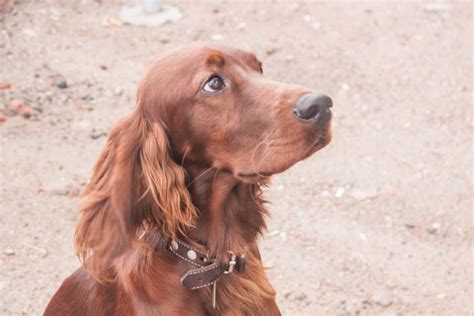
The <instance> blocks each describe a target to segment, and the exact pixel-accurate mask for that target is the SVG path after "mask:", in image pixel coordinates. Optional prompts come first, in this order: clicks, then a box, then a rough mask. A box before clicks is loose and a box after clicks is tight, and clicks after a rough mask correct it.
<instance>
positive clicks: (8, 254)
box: [3, 248, 15, 256]
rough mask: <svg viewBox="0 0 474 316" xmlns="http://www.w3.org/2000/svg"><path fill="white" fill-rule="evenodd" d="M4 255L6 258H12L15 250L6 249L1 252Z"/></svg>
mask: <svg viewBox="0 0 474 316" xmlns="http://www.w3.org/2000/svg"><path fill="white" fill-rule="evenodd" d="M3 253H4V254H6V255H7V256H13V255H14V254H15V250H13V249H11V248H6V249H5V250H4V251H3Z"/></svg>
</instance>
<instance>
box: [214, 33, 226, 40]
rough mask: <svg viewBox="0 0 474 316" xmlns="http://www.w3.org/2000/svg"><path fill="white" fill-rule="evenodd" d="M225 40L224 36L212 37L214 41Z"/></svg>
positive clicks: (215, 35)
mask: <svg viewBox="0 0 474 316" xmlns="http://www.w3.org/2000/svg"><path fill="white" fill-rule="evenodd" d="M223 39H224V35H222V34H214V35H211V40H213V41H222V40H223Z"/></svg>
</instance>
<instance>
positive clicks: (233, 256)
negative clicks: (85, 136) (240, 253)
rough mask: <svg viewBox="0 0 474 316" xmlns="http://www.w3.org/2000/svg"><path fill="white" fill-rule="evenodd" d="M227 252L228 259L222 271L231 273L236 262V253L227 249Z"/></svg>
mask: <svg viewBox="0 0 474 316" xmlns="http://www.w3.org/2000/svg"><path fill="white" fill-rule="evenodd" d="M227 253H229V254H230V260H229V263H228V267H227V269H226V270H225V271H224V274H229V273H232V271H234V267H235V265H236V264H237V255H236V254H235V252H233V251H230V250H228V251H227Z"/></svg>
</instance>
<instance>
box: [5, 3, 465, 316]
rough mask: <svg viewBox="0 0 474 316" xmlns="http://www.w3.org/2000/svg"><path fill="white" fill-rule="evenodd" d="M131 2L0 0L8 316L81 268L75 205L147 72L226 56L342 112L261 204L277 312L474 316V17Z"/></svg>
mask: <svg viewBox="0 0 474 316" xmlns="http://www.w3.org/2000/svg"><path fill="white" fill-rule="evenodd" d="M136 4H137V3H136V2H133V1H107V0H104V1H91V0H81V1H72V0H71V1H51V0H48V1H46V0H45V1H8V0H0V21H1V30H0V32H1V33H0V56H1V58H0V63H1V64H0V133H1V135H0V136H1V142H0V143H1V145H0V146H1V157H0V158H1V162H0V172H1V204H0V236H1V238H0V314H2V315H39V314H41V313H42V312H43V310H44V308H45V306H46V304H47V302H48V300H49V298H50V297H51V295H52V294H53V293H54V291H55V290H56V289H57V288H58V286H59V285H60V283H61V282H62V280H63V279H64V278H65V277H66V276H68V275H69V274H70V273H71V272H72V271H73V270H75V269H76V268H77V267H78V266H79V261H78V260H77V258H76V257H75V254H74V249H73V244H72V237H73V231H74V227H75V223H76V220H77V212H76V206H77V202H78V198H77V194H78V192H79V191H80V190H81V188H82V187H83V186H84V184H85V183H86V181H87V180H88V178H89V176H90V173H91V169H92V166H93V164H94V162H95V160H96V159H97V157H98V154H99V152H100V151H101V148H102V147H103V145H104V143H105V140H106V135H107V133H108V131H109V130H110V128H111V126H112V124H113V123H114V122H116V121H117V120H118V119H119V118H120V117H121V116H123V115H124V114H126V113H128V112H129V111H131V109H132V108H133V107H134V101H135V92H136V87H137V82H138V81H139V79H140V76H141V75H142V73H143V72H144V70H145V69H146V66H147V65H149V64H150V62H151V61H153V59H154V56H156V55H157V54H159V53H161V52H163V51H166V50H168V49H172V48H174V47H176V46H180V45H185V44H189V43H192V42H195V41H216V42H220V43H226V44H230V45H234V46H237V47H240V48H242V49H246V50H250V51H253V52H255V53H256V54H257V56H258V57H259V59H260V60H262V61H263V68H264V72H265V75H266V76H267V77H269V78H272V79H274V80H278V81H283V82H288V83H296V84H300V85H304V86H307V87H313V88H314V89H316V90H318V91H321V92H324V93H326V94H328V95H330V96H331V97H332V98H333V100H334V125H333V131H334V139H333V142H332V143H331V144H330V145H329V146H328V147H327V148H325V149H324V150H322V151H321V152H319V153H318V154H316V155H314V156H312V157H311V158H310V159H307V160H305V161H303V162H300V163H298V164H297V165H296V166H294V167H293V168H292V169H290V170H289V171H288V172H286V173H284V174H282V175H277V176H275V177H274V181H273V185H272V186H271V187H270V188H269V189H268V190H267V192H266V194H267V199H269V200H270V201H271V202H272V203H271V204H270V205H269V208H270V213H271V218H270V219H269V222H268V226H269V229H268V232H267V233H266V234H265V235H264V236H263V238H262V240H261V246H262V252H263V259H264V264H265V265H266V266H268V268H269V269H268V274H269V277H270V280H271V281H272V284H273V285H274V287H275V289H276V290H277V293H278V294H277V300H278V303H279V305H280V307H281V310H282V312H283V314H285V315H473V306H472V304H473V303H472V302H473V300H472V299H473V290H472V267H473V262H472V254H473V250H472V240H473V223H472V202H473V170H472V161H473V152H472V150H473V142H472V141H473V140H472V136H473V133H472V132H473V131H472V129H473V117H472V110H473V108H472V96H473V95H472V87H473V77H472V76H473V68H472V65H473V60H472V39H473V34H472V27H473V20H472V12H473V4H472V2H444V1H440V2H370V3H356V2H331V3H320V2H304V1H297V2H293V1H291V2H290V1H248V2H244V1H223V2H214V1H204V0H201V1H171V0H170V1H164V2H163V3H162V5H163V4H166V5H168V7H161V11H160V10H158V11H154V12H151V13H148V14H146V15H147V16H148V17H149V15H150V14H151V15H153V14H156V15H157V16H159V17H156V19H160V18H162V19H163V20H164V21H168V22H167V23H164V24H162V25H159V26H156V25H155V26H143V25H142V26H140V25H136V24H143V23H145V24H147V23H148V24H149V23H150V21H149V20H147V19H146V18H145V19H143V16H141V13H140V12H138V11H134V10H135V9H134V7H133V6H134V5H136ZM124 6H131V7H127V8H125V9H124ZM170 6H171V7H170ZM135 8H136V7H135ZM124 10H125V11H124ZM150 10H151V11H153V8H151V9H150ZM165 11H166V14H165ZM137 12H138V13H137ZM156 19H152V21H155V22H156V21H157V20H156ZM130 23H131V24H130ZM152 24H153V22H152Z"/></svg>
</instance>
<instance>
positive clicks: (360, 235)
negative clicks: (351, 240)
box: [359, 233, 367, 241]
mask: <svg viewBox="0 0 474 316" xmlns="http://www.w3.org/2000/svg"><path fill="white" fill-rule="evenodd" d="M359 238H360V239H361V240H363V241H367V235H366V234H364V233H359Z"/></svg>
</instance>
